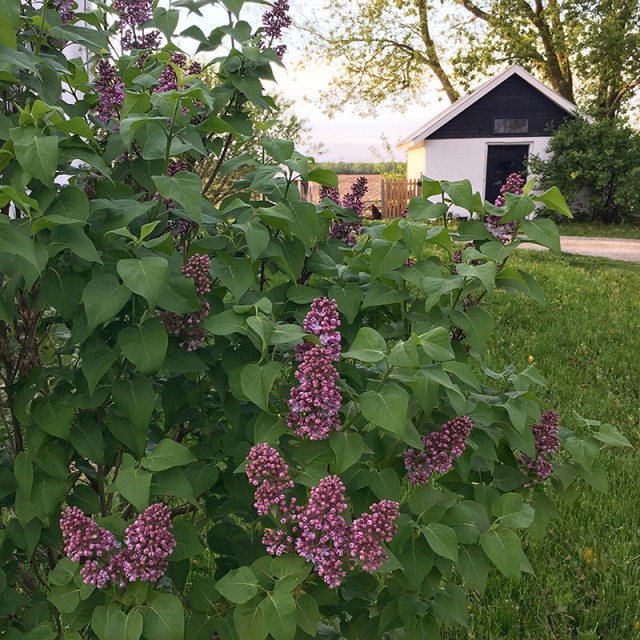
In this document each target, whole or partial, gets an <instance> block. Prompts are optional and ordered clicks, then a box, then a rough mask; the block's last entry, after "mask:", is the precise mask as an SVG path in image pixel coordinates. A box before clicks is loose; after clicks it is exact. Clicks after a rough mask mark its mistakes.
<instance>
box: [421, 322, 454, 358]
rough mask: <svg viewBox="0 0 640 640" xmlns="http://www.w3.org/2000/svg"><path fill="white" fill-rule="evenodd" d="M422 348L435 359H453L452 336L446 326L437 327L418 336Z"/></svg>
mask: <svg viewBox="0 0 640 640" xmlns="http://www.w3.org/2000/svg"><path fill="white" fill-rule="evenodd" d="M418 337H419V338H420V346H421V347H422V350H423V351H424V352H425V353H426V354H427V355H428V356H429V357H430V358H433V359H434V360H437V361H442V360H453V358H454V357H455V356H454V353H453V350H452V349H451V338H450V336H449V332H448V331H447V330H446V329H445V328H444V327H436V328H435V329H431V331H427V333H423V334H422V335H420V336H418Z"/></svg>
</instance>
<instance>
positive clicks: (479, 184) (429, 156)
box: [409, 136, 550, 213]
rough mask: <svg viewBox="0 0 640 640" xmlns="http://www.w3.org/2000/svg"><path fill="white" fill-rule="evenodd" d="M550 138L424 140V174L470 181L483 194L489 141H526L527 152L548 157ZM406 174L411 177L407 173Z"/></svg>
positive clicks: (475, 189) (513, 142) (524, 142)
mask: <svg viewBox="0 0 640 640" xmlns="http://www.w3.org/2000/svg"><path fill="white" fill-rule="evenodd" d="M549 139H550V138H549V136H546V137H538V138H533V137H520V138H511V137H510V138H494V137H491V138H467V139H458V138H451V139H443V140H433V139H427V140H425V145H424V150H425V156H424V158H425V163H424V175H426V176H428V177H429V178H433V179H435V180H449V181H453V180H465V179H466V180H469V181H470V182H471V185H472V187H473V190H474V192H475V191H479V192H480V193H481V194H482V196H483V197H484V192H485V181H486V174H487V147H488V145H489V144H528V145H529V153H530V154H531V153H535V154H536V155H539V156H540V157H542V158H547V157H548V154H547V153H546V151H545V149H546V147H547V144H548V143H549ZM409 177H414V176H413V175H411V174H409ZM529 177H531V176H529ZM456 213H462V212H461V211H457V212H456Z"/></svg>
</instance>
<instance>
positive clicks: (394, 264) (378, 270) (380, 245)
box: [370, 239, 409, 277]
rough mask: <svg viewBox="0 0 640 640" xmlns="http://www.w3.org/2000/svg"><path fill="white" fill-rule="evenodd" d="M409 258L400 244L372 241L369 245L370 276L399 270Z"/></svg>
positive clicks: (406, 251) (387, 241) (407, 252)
mask: <svg viewBox="0 0 640 640" xmlns="http://www.w3.org/2000/svg"><path fill="white" fill-rule="evenodd" d="M408 257H409V251H408V250H407V249H406V248H405V247H404V245H403V244H402V243H400V242H390V241H389V240H378V239H376V240H374V241H373V242H372V243H371V256H370V260H371V275H372V276H374V277H376V276H381V275H383V274H385V273H388V272H390V271H393V270H394V269H398V268H400V267H401V266H402V265H403V264H404V263H405V262H406V261H407V258H408Z"/></svg>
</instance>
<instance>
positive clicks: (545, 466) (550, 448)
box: [517, 411, 560, 487]
mask: <svg viewBox="0 0 640 640" xmlns="http://www.w3.org/2000/svg"><path fill="white" fill-rule="evenodd" d="M559 427H560V415H559V414H558V412H557V411H545V412H544V413H543V414H542V417H541V418H540V422H538V423H535V424H533V425H532V426H531V432H532V433H533V437H534V442H535V448H536V457H535V458H530V457H529V456H526V455H524V454H523V455H520V456H518V457H517V460H518V462H519V463H520V464H521V465H522V466H523V467H524V470H525V472H526V473H527V475H528V476H529V478H530V479H531V480H530V482H528V483H527V484H525V487H529V486H531V482H533V484H539V483H541V482H543V481H544V480H546V479H547V478H548V477H549V476H550V475H551V472H552V471H553V466H552V465H551V462H550V461H549V458H550V457H551V456H552V455H553V454H554V453H555V452H556V451H557V450H558V449H559V447H560V438H559V437H558V430H559Z"/></svg>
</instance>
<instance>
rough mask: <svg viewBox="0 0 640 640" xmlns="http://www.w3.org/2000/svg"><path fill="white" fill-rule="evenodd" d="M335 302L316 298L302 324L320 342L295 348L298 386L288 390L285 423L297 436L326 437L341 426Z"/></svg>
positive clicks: (320, 438) (338, 334)
mask: <svg viewBox="0 0 640 640" xmlns="http://www.w3.org/2000/svg"><path fill="white" fill-rule="evenodd" d="M339 326H340V320H339V318H338V305H337V303H336V301H335V300H329V299H328V298H316V299H315V300H314V301H313V303H312V304H311V310H310V311H309V313H307V315H306V317H305V319H304V323H303V327H304V330H305V331H306V332H307V333H313V334H315V335H316V336H318V338H319V339H320V344H313V343H312V342H310V341H308V340H305V341H304V343H303V344H301V345H299V346H297V347H296V360H297V361H298V362H300V366H299V367H298V370H297V371H296V373H295V376H296V378H297V379H298V386H297V387H294V388H293V389H291V398H290V400H289V413H288V415H287V424H288V426H289V428H291V429H293V430H294V431H293V432H294V433H295V435H297V436H305V435H306V436H309V439H311V440H326V439H327V438H328V437H329V433H330V432H331V430H332V429H333V430H336V431H337V430H338V429H339V428H340V420H339V418H338V412H339V410H340V403H341V402H342V396H341V395H340V390H339V389H338V387H337V386H336V383H335V381H336V379H337V378H338V372H337V371H336V368H335V367H334V366H333V363H334V362H335V361H337V360H338V358H339V357H340V333H339V332H338V330H337V329H338V327H339Z"/></svg>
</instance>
